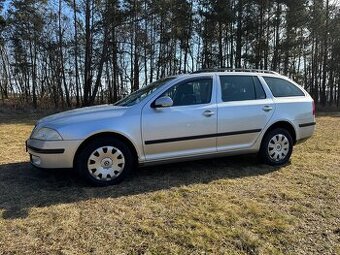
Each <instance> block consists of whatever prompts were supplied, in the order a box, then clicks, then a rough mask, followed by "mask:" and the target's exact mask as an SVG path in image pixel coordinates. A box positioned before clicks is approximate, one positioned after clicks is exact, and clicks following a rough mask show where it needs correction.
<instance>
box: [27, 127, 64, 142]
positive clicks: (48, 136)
mask: <svg viewBox="0 0 340 255" xmlns="http://www.w3.org/2000/svg"><path fill="white" fill-rule="evenodd" d="M31 138H32V139H37V140H43V141H61V140H63V139H62V138H61V136H60V135H59V133H58V132H57V131H55V130H54V129H51V128H40V129H36V130H33V133H32V136H31Z"/></svg>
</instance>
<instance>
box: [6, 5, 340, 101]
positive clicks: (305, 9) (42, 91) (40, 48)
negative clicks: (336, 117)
mask: <svg viewBox="0 0 340 255" xmlns="http://www.w3.org/2000/svg"><path fill="white" fill-rule="evenodd" d="M0 13H1V15H0V101H1V100H2V101H3V102H5V101H6V100H12V99H16V102H18V103H20V104H25V105H31V106H33V107H34V108H37V107H40V106H42V105H46V104H48V105H50V106H51V107H55V108H61V107H62V108H66V107H75V106H83V105H84V106H86V105H92V104H97V103H112V102H115V101H117V100H118V99H120V98H121V97H123V96H125V95H127V94H128V93H130V92H131V91H134V90H137V89H138V88H140V87H141V86H144V85H145V84H148V83H150V82H153V81H155V80H157V79H159V78H162V77H165V76H169V75H174V74H180V73H187V72H192V71H195V70H199V69H204V68H219V67H231V68H256V69H270V70H274V71H278V72H280V73H282V74H284V75H288V76H289V77H291V78H293V79H294V80H295V81H297V82H298V83H300V84H302V85H303V86H304V87H305V88H306V89H307V90H308V91H309V92H310V93H311V95H312V96H313V97H314V99H315V101H316V102H318V103H320V104H321V105H323V106H326V105H336V106H337V107H339V103H340V9H339V4H338V3H337V2H336V0H335V1H329V0H294V1H293V0H274V1H269V0H191V1H190V0H139V1H138V0H102V1H99V0H12V1H4V0H0Z"/></svg>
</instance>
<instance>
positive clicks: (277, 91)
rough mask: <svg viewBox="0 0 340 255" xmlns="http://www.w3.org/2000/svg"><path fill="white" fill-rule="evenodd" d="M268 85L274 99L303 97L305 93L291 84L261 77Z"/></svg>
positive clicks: (281, 80) (278, 79)
mask: <svg viewBox="0 0 340 255" xmlns="http://www.w3.org/2000/svg"><path fill="white" fill-rule="evenodd" d="M263 78H264V80H265V81H266V83H267V84H268V86H269V88H270V90H271V91H272V93H273V96H274V97H298V96H305V93H303V91H302V90H301V89H299V88H298V87H297V86H295V85H294V84H293V83H291V82H289V81H286V80H283V79H280V78H273V77H263Z"/></svg>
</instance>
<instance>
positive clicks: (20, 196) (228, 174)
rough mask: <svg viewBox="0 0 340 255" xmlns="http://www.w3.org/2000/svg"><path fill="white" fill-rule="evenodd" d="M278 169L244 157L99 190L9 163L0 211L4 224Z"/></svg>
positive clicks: (70, 173) (151, 173)
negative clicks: (32, 214) (63, 207)
mask: <svg viewBox="0 0 340 255" xmlns="http://www.w3.org/2000/svg"><path fill="white" fill-rule="evenodd" d="M277 170H279V168H278V167H270V166H267V165H260V164H259V163H258V162H257V159H256V157H255V156H253V155H244V156H237V157H227V158H218V159H208V160H199V161H193V162H185V163H177V164H169V165H162V166H152V167H144V168H139V169H138V170H137V171H136V172H135V174H134V175H133V176H132V177H130V178H129V179H127V180H125V181H123V182H122V183H120V184H118V185H115V186H109V187H103V188H96V187H91V186H89V185H88V184H86V183H84V182H83V181H82V179H81V178H80V177H79V176H78V174H77V173H75V171H74V170H71V169H58V170H51V169H49V170H43V169H36V168H34V167H32V166H31V165H30V164H29V163H27V162H22V163H13V164H5V165H0V180H1V181H0V211H2V218H3V219H8V220H9V219H17V218H25V217H27V216H28V212H29V209H30V208H34V207H45V206H49V205H55V204H62V203H73V202H78V201H83V200H88V199H93V198H108V197H110V198H116V197H122V196H131V195H136V194H142V193H148V192H153V191H158V190H166V189H170V188H173V187H180V186H185V185H190V184H199V183H201V184H208V183H210V182H212V181H215V180H222V179H235V178H243V177H249V176H258V175H265V174H268V173H271V172H274V171H277Z"/></svg>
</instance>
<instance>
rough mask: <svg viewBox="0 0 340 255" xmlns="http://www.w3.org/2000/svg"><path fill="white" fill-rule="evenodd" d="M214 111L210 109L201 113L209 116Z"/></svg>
mask: <svg viewBox="0 0 340 255" xmlns="http://www.w3.org/2000/svg"><path fill="white" fill-rule="evenodd" d="M214 114H215V113H214V112H213V111H211V110H206V111H205V112H203V115H204V116H206V117H211V116H213V115H214Z"/></svg>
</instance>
